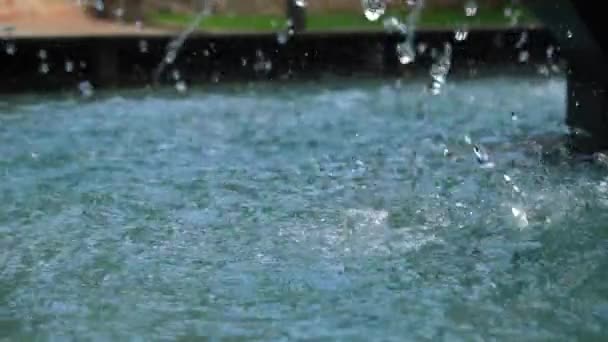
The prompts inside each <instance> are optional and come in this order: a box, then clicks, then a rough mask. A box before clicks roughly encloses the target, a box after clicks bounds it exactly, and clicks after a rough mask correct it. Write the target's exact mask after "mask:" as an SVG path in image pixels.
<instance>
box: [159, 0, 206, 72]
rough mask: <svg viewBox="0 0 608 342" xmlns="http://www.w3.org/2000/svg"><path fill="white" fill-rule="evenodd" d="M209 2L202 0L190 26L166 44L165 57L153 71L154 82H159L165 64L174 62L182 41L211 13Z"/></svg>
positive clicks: (182, 43)
mask: <svg viewBox="0 0 608 342" xmlns="http://www.w3.org/2000/svg"><path fill="white" fill-rule="evenodd" d="M210 3H211V1H208V0H202V8H203V9H202V10H201V11H200V12H199V13H198V14H197V15H196V17H195V18H194V20H193V21H192V23H190V26H188V28H186V29H185V30H184V31H183V32H182V33H180V34H179V36H177V37H176V38H175V39H173V40H172V41H171V42H170V43H169V44H167V47H166V49H165V50H166V53H165V57H164V58H163V60H162V61H161V63H160V64H159V65H158V67H157V68H156V70H155V72H154V77H153V79H154V83H155V84H158V83H159V81H160V77H161V75H162V74H163V72H164V71H165V68H166V67H167V65H170V64H173V62H175V59H176V58H177V55H178V54H179V50H180V49H181V48H182V46H183V45H184V42H185V41H186V39H188V37H189V36H190V35H191V34H192V33H193V32H194V31H195V30H196V28H197V27H199V25H200V24H201V22H202V21H203V19H205V18H207V17H208V16H210V15H211V6H210V5H211V4H210Z"/></svg>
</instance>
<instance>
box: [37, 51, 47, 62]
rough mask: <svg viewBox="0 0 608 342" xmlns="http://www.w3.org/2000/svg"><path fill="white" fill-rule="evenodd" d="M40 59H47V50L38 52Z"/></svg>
mask: <svg viewBox="0 0 608 342" xmlns="http://www.w3.org/2000/svg"><path fill="white" fill-rule="evenodd" d="M38 58H40V59H42V60H45V59H46V58H47V52H46V50H45V49H40V50H39V51H38Z"/></svg>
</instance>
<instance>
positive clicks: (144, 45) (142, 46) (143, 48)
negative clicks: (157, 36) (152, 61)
mask: <svg viewBox="0 0 608 342" xmlns="http://www.w3.org/2000/svg"><path fill="white" fill-rule="evenodd" d="M139 52H141V53H148V41H147V40H145V39H142V40H140V41H139Z"/></svg>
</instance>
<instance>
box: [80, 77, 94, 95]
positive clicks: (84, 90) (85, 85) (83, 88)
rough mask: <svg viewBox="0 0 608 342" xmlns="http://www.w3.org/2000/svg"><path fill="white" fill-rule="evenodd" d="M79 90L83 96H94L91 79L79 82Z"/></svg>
mask: <svg viewBox="0 0 608 342" xmlns="http://www.w3.org/2000/svg"><path fill="white" fill-rule="evenodd" d="M78 90H79V91H80V95H82V96H83V97H91V96H93V92H94V89H93V85H92V84H91V82H89V81H82V82H80V83H78Z"/></svg>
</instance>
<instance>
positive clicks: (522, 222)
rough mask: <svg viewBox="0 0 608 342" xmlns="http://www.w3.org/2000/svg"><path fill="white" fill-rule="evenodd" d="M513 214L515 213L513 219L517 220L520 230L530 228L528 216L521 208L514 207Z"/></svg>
mask: <svg viewBox="0 0 608 342" xmlns="http://www.w3.org/2000/svg"><path fill="white" fill-rule="evenodd" d="M511 213H513V217H515V219H517V225H518V226H519V227H520V228H525V227H527V226H528V216H527V215H526V212H525V211H523V210H521V209H519V208H515V207H512V208H511Z"/></svg>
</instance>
